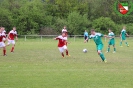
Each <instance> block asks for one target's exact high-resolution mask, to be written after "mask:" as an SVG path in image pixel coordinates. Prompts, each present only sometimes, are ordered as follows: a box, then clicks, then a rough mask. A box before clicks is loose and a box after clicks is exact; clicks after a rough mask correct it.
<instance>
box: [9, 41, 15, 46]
mask: <svg viewBox="0 0 133 88" xmlns="http://www.w3.org/2000/svg"><path fill="white" fill-rule="evenodd" d="M7 44H8V45H10V44H13V45H14V44H15V40H8V43H7Z"/></svg>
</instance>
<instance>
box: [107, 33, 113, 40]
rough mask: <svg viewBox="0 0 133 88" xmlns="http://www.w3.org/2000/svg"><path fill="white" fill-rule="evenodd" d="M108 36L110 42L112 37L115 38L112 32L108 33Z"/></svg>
mask: <svg viewBox="0 0 133 88" xmlns="http://www.w3.org/2000/svg"><path fill="white" fill-rule="evenodd" d="M108 36H109V37H110V38H109V39H110V40H113V39H114V37H115V34H114V33H113V32H110V33H109V34H108Z"/></svg>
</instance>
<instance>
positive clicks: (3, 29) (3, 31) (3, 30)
mask: <svg viewBox="0 0 133 88" xmlns="http://www.w3.org/2000/svg"><path fill="white" fill-rule="evenodd" d="M1 30H2V33H4V34H5V38H4V40H3V41H4V43H5V42H6V31H5V27H1Z"/></svg>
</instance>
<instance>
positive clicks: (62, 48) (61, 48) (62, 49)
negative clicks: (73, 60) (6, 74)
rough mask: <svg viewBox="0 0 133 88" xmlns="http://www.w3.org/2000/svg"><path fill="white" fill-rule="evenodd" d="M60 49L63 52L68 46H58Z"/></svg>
mask: <svg viewBox="0 0 133 88" xmlns="http://www.w3.org/2000/svg"><path fill="white" fill-rule="evenodd" d="M58 49H59V51H60V52H61V53H63V52H64V51H65V50H66V49H67V46H66V45H64V46H63V47H58Z"/></svg>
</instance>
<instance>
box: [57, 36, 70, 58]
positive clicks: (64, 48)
mask: <svg viewBox="0 0 133 88" xmlns="http://www.w3.org/2000/svg"><path fill="white" fill-rule="evenodd" d="M55 40H59V42H58V49H59V51H60V53H61V55H62V57H64V53H63V52H64V51H66V55H67V56H69V54H68V49H67V46H66V41H67V38H66V37H65V33H62V35H60V36H58V37H56V38H55Z"/></svg>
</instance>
